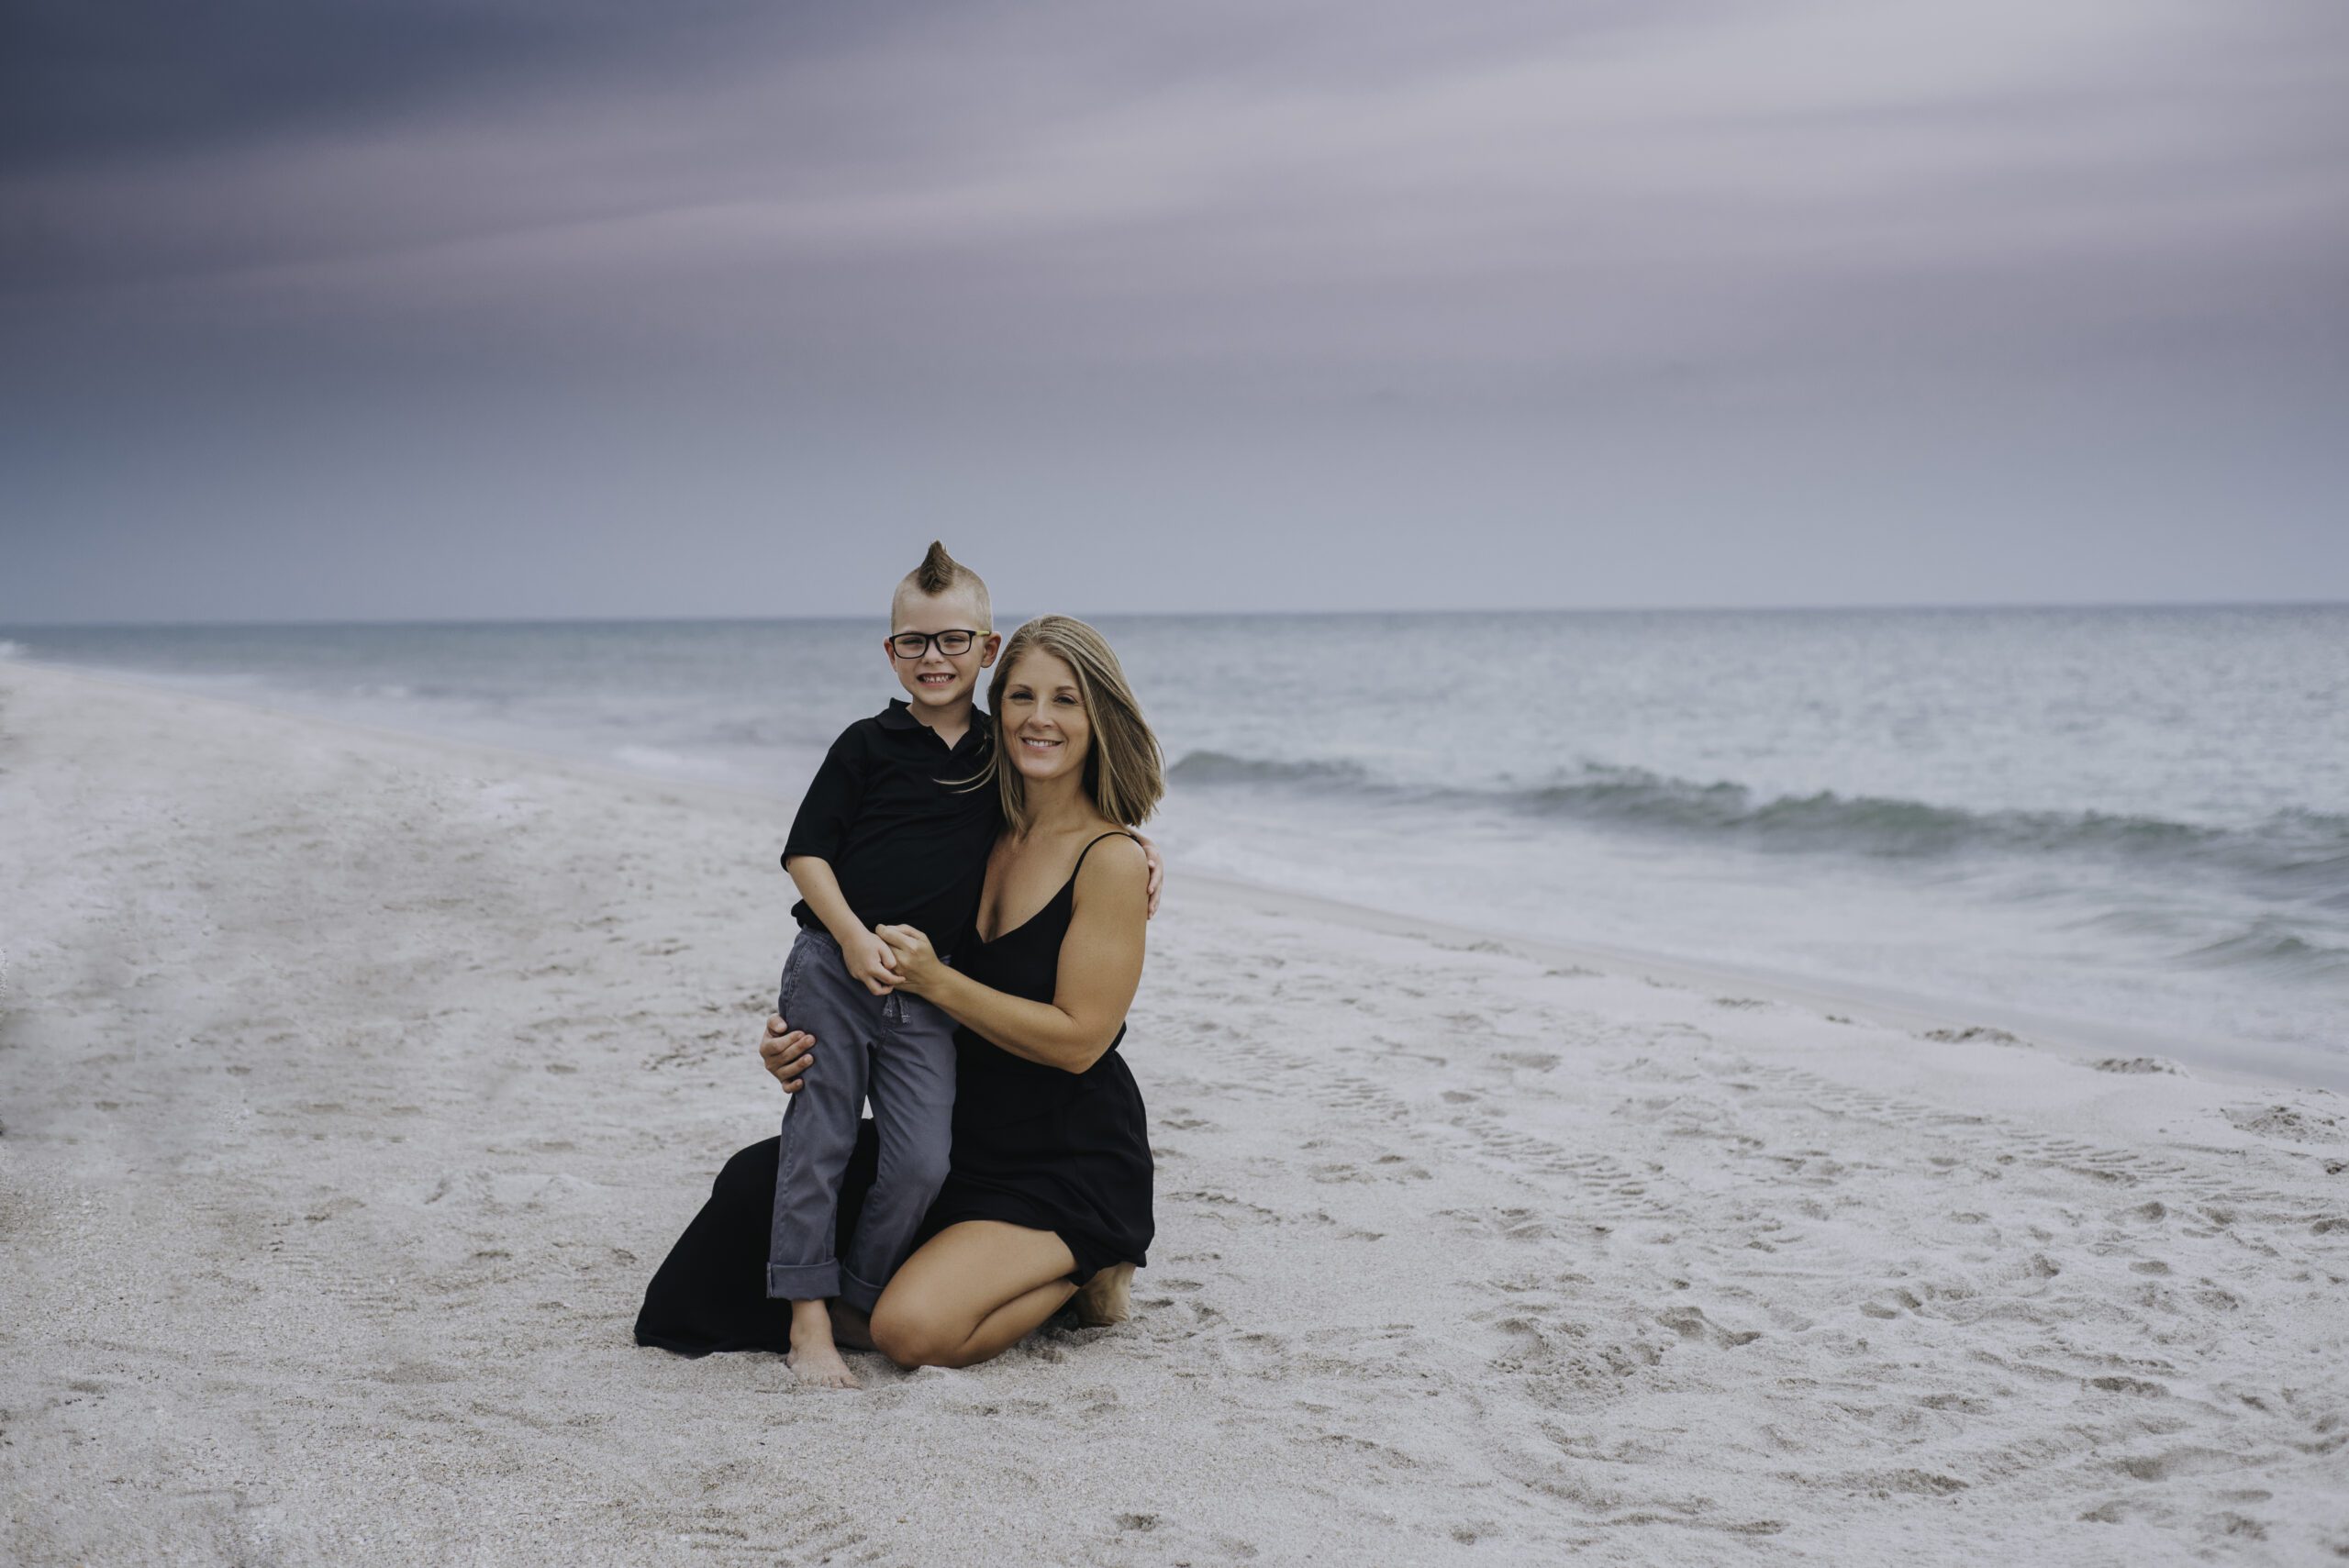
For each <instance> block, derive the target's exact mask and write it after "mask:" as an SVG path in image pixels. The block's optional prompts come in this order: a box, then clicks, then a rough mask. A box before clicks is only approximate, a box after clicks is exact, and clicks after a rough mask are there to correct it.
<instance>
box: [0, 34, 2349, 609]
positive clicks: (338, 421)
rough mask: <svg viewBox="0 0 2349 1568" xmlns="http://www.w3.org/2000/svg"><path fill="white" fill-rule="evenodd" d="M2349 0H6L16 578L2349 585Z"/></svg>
mask: <svg viewBox="0 0 2349 1568" xmlns="http://www.w3.org/2000/svg"><path fill="white" fill-rule="evenodd" d="M2344 105H2349V7H2344V6H2341V5H2340V4H2339V0H2241V3H2237V4H2228V5H2212V4H2210V0H2069V3H2067V4H2065V5H2061V6H2050V5H2047V4H2044V3H2043V0H1967V3H1965V4H1962V5H1961V4H1956V3H1950V0H1918V3H1914V4H1909V3H1902V4H1890V5H1888V4H1885V3H1884V0H1735V3H1731V0H1636V3H1635V0H1547V3H1542V4H1515V3H1499V0H1447V3H1446V4H1444V5H1442V6H1426V5H1409V6H1404V5H1392V4H1384V3H1379V0H1344V3H1339V0H1246V3H1240V0H1197V3H1194V4H1190V5H1186V6H1152V7H1126V6H1118V7H1104V6H1090V5H1075V4H1068V3H1066V0H1027V3H1024V4H1019V5H1009V4H996V3H995V0H958V3H956V4H953V5H923V4H910V3H907V4H897V3H891V0H874V3H872V4H867V5H861V6H825V7H817V6H790V7H778V6H772V5H768V4H764V3H751V0H679V3H677V4H674V5H671V6H645V5H642V4H640V3H630V4H620V3H618V0H566V3H564V4H560V5H558V4H553V3H551V0H528V3H525V0H339V3H337V4H335V5H331V6H322V5H319V4H317V0H224V3H220V4H213V5H207V6H189V5H187V4H185V3H184V0H120V3H117V4H114V5H109V6H90V5H88V4H86V3H85V0H17V4H14V5H12V6H9V7H7V8H6V17H5V19H0V624H8V623H14V624H27V623H38V622H61V621H87V620H101V621H105V620H166V621H179V620H273V619H312V620H320V619H322V620H336V619H379V618H471V617H492V618H496V617H567V616H582V617H603V616H743V615H752V616H761V615H775V616H792V615H823V614H843V613H862V612H863V610H864V609H865V607H866V606H870V605H871V604H873V603H874V602H875V600H876V598H878V599H880V600H882V602H885V593H886V585H887V584H889V583H891V582H893V581H894V580H895V579H896V576H897V575H899V574H900V573H903V572H905V571H906V570H907V569H908V568H909V567H910V566H911V565H912V564H913V562H914V561H915V560H916V559H918V556H919V554H920V551H921V549H922V547H923V545H924V544H926V543H927V541H928V540H929V539H931V538H932V537H938V538H941V539H944V540H945V541H946V542H947V543H948V545H949V547H950V548H951V549H952V550H953V551H954V552H955V553H956V554H957V555H958V556H960V557H961V558H963V560H965V561H968V562H971V563H972V564H973V565H974V566H976V567H978V568H979V569H980V570H981V571H982V572H983V573H985V574H986V575H987V577H988V579H989V581H990V583H991V584H994V586H995V590H996V597H997V598H998V599H999V600H1004V601H1008V602H1016V603H1018V604H1020V605H1024V606H1037V607H1068V608H1072V609H1077V610H1080V611H1084V612H1110V611H1146V610H1193V611H1197V610H1207V611H1217V610H1235V611H1236V610H1281V609H1345V608H1398V607H1399V608H1411V607H1428V608H1473V607H1483V606H1493V607H1501V606H1511V607H1514V606H1678V605H1688V606H1714V605H1740V606H1742V605H1789V606H1792V605H1842V604H1976V603H2049V602H2054V603H2096V602H2158V601H2180V600H2183V601H2193V602H2203V601H2212V600H2295V601H2306V600H2329V599H2349V108H2344V107H2343V106H2344Z"/></svg>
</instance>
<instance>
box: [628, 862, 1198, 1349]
mask: <svg viewBox="0 0 2349 1568" xmlns="http://www.w3.org/2000/svg"><path fill="white" fill-rule="evenodd" d="M1102 837H1103V838H1115V837H1117V835H1116V834H1104V835H1102ZM1100 841H1101V840H1099V839H1096V840H1094V841H1093V842H1094V843H1096V844H1097V843H1099V842H1100ZM1092 851H1093V844H1087V845H1086V846H1085V851H1084V852H1083V853H1080V854H1079V855H1078V856H1077V864H1078V866H1080V867H1082V866H1083V865H1084V863H1085V855H1086V854H1090V853H1091V852H1092ZM1075 905H1076V875H1075V873H1074V872H1072V873H1070V875H1069V879H1068V881H1067V883H1066V884H1063V886H1062V888H1061V890H1060V891H1059V892H1058V893H1056V894H1054V895H1052V902H1050V903H1049V904H1046V905H1045V906H1044V907H1043V908H1041V909H1040V910H1038V911H1037V912H1036V915H1035V917H1034V918H1032V919H1030V920H1029V921H1027V922H1026V923H1025V924H1023V925H1020V926H1019V927H1016V928H1014V929H1011V930H1008V931H1006V932H1004V933H1003V934H1002V935H1000V936H998V937H996V939H995V940H993V941H980V940H978V938H977V936H976V933H975V931H974V934H973V936H972V938H971V940H970V945H969V946H968V947H966V948H965V950H964V951H963V952H961V953H959V954H957V955H956V957H955V965H954V966H955V968H957V969H958V970H960V971H962V972H963V973H964V974H967V975H969V976H970V977H971V978H972V979H974V980H976V981H978V982H979V983H980V984H983V985H988V986H992V987H993V988H994V989H996V990H998V991H1001V992H1004V993H1006V994H1007V995H1014V996H1022V997H1026V998H1027V999H1028V1000H1030V1001H1034V1002H1049V1001H1051V1000H1052V994H1053V992H1054V990H1055V988H1056V987H1057V985H1058V984H1059V976H1060V951H1061V940H1062V939H1063V938H1064V937H1065V936H1067V934H1068V924H1069V918H1070V916H1071V914H1072V912H1073V911H1074V908H1075ZM1125 1037H1126V1031H1125V1026H1124V1025H1122V1024H1120V1025H1119V1028H1118V1036H1117V1040H1112V1041H1111V1042H1110V1046H1109V1049H1108V1051H1104V1052H1102V1054H1101V1058H1100V1060H1099V1061H1097V1062H1095V1063H1094V1064H1093V1065H1092V1066H1091V1067H1088V1068H1086V1069H1085V1071H1084V1072H1082V1073H1065V1072H1063V1071H1062V1070H1060V1069H1059V1068H1057V1067H1046V1066H1043V1065H1041V1064H1040V1063H1037V1062H1029V1061H1026V1060H1024V1059H1022V1058H1020V1057H1017V1056H1014V1055H1012V1054H1011V1053H1010V1052H1008V1051H1001V1050H998V1049H997V1048H996V1047H995V1046H993V1045H990V1044H989V1043H987V1042H986V1041H985V1040H982V1039H980V1038H979V1037H978V1036H977V1035H975V1034H973V1033H972V1032H971V1031H970V1030H968V1029H957V1030H956V1031H955V1033H954V1045H955V1054H956V1062H955V1087H954V1151H953V1159H952V1164H951V1166H950V1169H949V1172H948V1174H947V1178H946V1184H945V1186H944V1187H942V1188H941V1189H940V1191H939V1195H938V1197H937V1200H936V1201H935V1202H933V1203H932V1204H931V1205H930V1213H929V1215H928V1216H927V1217H926V1218H924V1220H923V1222H922V1229H921V1233H920V1240H929V1239H930V1237H932V1236H934V1235H936V1234H937V1233H938V1232H939V1231H941V1230H943V1229H946V1227H948V1226H950V1225H952V1224H955V1223H957V1222H959V1221H962V1220H966V1219H1001V1220H1008V1221H1009V1222H1010V1223H1012V1224H1014V1225H1024V1226H1027V1227H1029V1228H1030V1229H1036V1230H1050V1231H1052V1232H1054V1233H1056V1234H1057V1235H1058V1236H1059V1237H1060V1238H1061V1240H1063V1241H1064V1242H1065V1243H1067V1245H1068V1250H1069V1252H1070V1255H1071V1256H1073V1257H1074V1258H1075V1260H1076V1268H1075V1270H1074V1273H1072V1274H1071V1275H1070V1277H1071V1278H1072V1279H1074V1280H1075V1281H1076V1282H1077V1283H1078V1284H1083V1283H1084V1282H1085V1281H1086V1280H1088V1279H1090V1278H1092V1277H1093V1275H1094V1274H1095V1273H1097V1272H1098V1271H1099V1270H1101V1269H1104V1268H1107V1267H1108V1266H1109V1265H1110V1264H1112V1263H1119V1262H1130V1263H1133V1264H1136V1265H1140V1264H1141V1263H1142V1262H1144V1261H1145V1260H1144V1258H1143V1255H1142V1254H1143V1250H1144V1249H1145V1248H1147V1247H1148V1246H1149V1245H1150V1241H1151V1236H1152V1219H1151V1190H1150V1189H1151V1159H1150V1139H1149V1136H1148V1131H1147V1129H1146V1126H1145V1124H1144V1120H1143V1115H1142V1104H1141V1088H1140V1087H1139V1086H1138V1085H1136V1084H1135V1083H1134V1077H1133V1073H1131V1072H1130V1071H1129V1070H1128V1069H1127V1067H1126V1062H1125V1058H1124V1057H1123V1056H1122V1055H1120V1054H1119V1051H1118V1044H1119V1041H1122V1040H1124V1039H1125ZM781 1146H782V1140H781V1139H780V1138H768V1139H763V1140H760V1141H759V1142H757V1143H753V1144H751V1146H750V1147H749V1148H747V1149H744V1150H742V1151H740V1152H738V1153H737V1154H735V1156H734V1157H733V1158H732V1159H730V1160H729V1161H727V1162H726V1167H725V1169H724V1170H722V1171H720V1172H718V1180H717V1182H716V1183H715V1184H713V1185H712V1186H711V1188H710V1194H709V1201H708V1202H707V1203H706V1204H704V1205H703V1206H702V1210H701V1212H700V1213H699V1214H697V1215H696V1216H695V1217H694V1221H693V1223H692V1224H691V1225H688V1226H687V1227H686V1228H685V1234H684V1235H683V1236H680V1237H679V1238H678V1239H677V1244H676V1246H674V1248H672V1249H671V1250H670V1252H669V1256H668V1258H667V1260H666V1261H665V1262H662V1265H661V1267H660V1269H659V1271H658V1272H656V1273H654V1274H653V1276H652V1283H651V1285H650V1286H648V1287H647V1288H646V1290H645V1293H644V1307H643V1310H642V1311H641V1312H640V1313H639V1314H638V1315H637V1319H636V1342H637V1343H638V1344H640V1345H659V1346H662V1347H663V1348H664V1349H667V1350H672V1351H679V1352H680V1353H682V1354H685V1355H690V1356H699V1355H707V1354H708V1353H709V1352H710V1351H782V1350H785V1349H787V1348H788V1347H789V1344H790V1328H791V1304H790V1303H789V1302H787V1301H780V1300H770V1299H769V1298H768V1296H767V1294H766V1269H767V1240H768V1236H769V1233H770V1229H771V1225H770V1222H771V1220H772V1218H773V1216H774V1174H775V1158H776V1154H777V1151H779V1150H780V1148H781ZM879 1158H880V1144H879V1141H878V1140H877V1138H876V1136H875V1134H874V1127H873V1123H872V1122H871V1121H870V1120H867V1121H866V1122H865V1123H864V1124H863V1126H862V1127H861V1128H859V1129H857V1141H856V1151H855V1153H854V1154H853V1155H852V1156H851V1158H850V1161H849V1167H848V1170H847V1172H846V1173H845V1174H844V1175H843V1176H842V1178H841V1195H840V1214H839V1219H838V1224H837V1227H836V1234H835V1238H834V1250H835V1251H841V1250H844V1249H846V1247H847V1246H848V1244H849V1240H850V1238H851V1237H852V1235H854V1233H855V1227H856V1216H857V1212H858V1210H859V1209H861V1208H862V1207H863V1202H864V1195H865V1193H866V1191H867V1190H869V1189H870V1188H871V1187H872V1185H873V1179H874V1173H875V1171H876V1170H877V1169H878V1166H879Z"/></svg>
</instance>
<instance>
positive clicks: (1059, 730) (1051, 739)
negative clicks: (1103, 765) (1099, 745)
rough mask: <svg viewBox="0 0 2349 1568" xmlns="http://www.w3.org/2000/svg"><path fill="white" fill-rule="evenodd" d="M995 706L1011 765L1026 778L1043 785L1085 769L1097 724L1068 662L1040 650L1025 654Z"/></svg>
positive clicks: (1008, 678) (1013, 668) (1020, 657)
mask: <svg viewBox="0 0 2349 1568" xmlns="http://www.w3.org/2000/svg"><path fill="white" fill-rule="evenodd" d="M996 709H997V717H999V718H1000V719H1001V721H1002V724H1003V736H1004V740H1005V741H1006V742H1007V743H1008V747H1007V749H1008V751H1010V753H1011V765H1012V766H1013V767H1015V768H1018V769H1019V773H1020V776H1021V777H1023V778H1026V779H1030V780H1031V781H1034V782H1037V783H1041V782H1043V781H1044V780H1046V779H1055V778H1058V777H1060V776H1061V775H1062V774H1063V773H1068V772H1070V771H1072V770H1081V769H1083V768H1084V766H1085V752H1086V751H1088V750H1089V749H1090V748H1091V747H1092V744H1093V725H1092V721H1091V720H1090V719H1089V718H1087V717H1086V716H1085V697H1084V695H1083V694H1082V693H1081V692H1079V691H1078V690H1077V684H1076V672H1075V671H1074V670H1072V669H1070V668H1069V667H1068V662H1067V661H1066V660H1064V659H1063V658H1061V657H1060V656H1059V655H1058V654H1056V653H1047V652H1045V651H1043V650H1042V649H1041V648H1034V649H1030V650H1028V651H1024V652H1022V653H1021V654H1020V655H1019V662H1018V663H1017V664H1014V665H1013V666H1012V667H1011V670H1010V673H1008V675H1006V676H1005V678H1004V683H1003V696H1002V698H1001V700H1000V701H999V702H997V704H996Z"/></svg>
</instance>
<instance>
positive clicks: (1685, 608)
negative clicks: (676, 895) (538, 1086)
mask: <svg viewBox="0 0 2349 1568" xmlns="http://www.w3.org/2000/svg"><path fill="white" fill-rule="evenodd" d="M2343 607H2349V598H2334V599H2091V600H2083V599H2044V600H2006V601H1988V600H1976V601H1931V600H1910V601H1905V602H1887V603H1878V604H1789V605H1689V604H1677V605H1675V604H1657V605H1460V606H1440V607H1439V606H1419V607H1404V606H1388V607H1372V608H1356V609H1245V610H1198V609H1181V610H1094V611H1089V612H1087V613H1088V614H1091V615H1094V616H1097V617H1100V618H1102V619H1104V620H1109V619H1126V620H1181V619H1199V618H1208V617H1213V618H1219V619H1234V620H1238V619H1273V618H1276V617H1290V618H1300V617H1311V618H1315V619H1337V618H1341V617H1366V616H1493V615H1512V616H1514V615H1528V616H1531V615H1576V616H1607V615H1816V614H1821V613H1837V612H1845V613H1861V612H1876V613H1881V612H1886V611H1913V612H1945V611H1960V610H2218V609H2275V610H2287V609H2338V608H2343ZM1034 613H1035V614H1039V615H1041V614H1046V613H1050V612H1045V611H1041V610H1040V611H1036V612H1034ZM881 618H882V617H881V616H880V615H879V614H877V613H875V614H873V615H798V616H743V615H617V616H616V615H553V616H364V617H351V618H345V619H340V620H332V619H325V618H321V617H277V618H272V619H265V620H256V619H215V620H163V619H142V620H25V621H19V620H11V621H0V632H6V631H11V630H17V631H120V630H141V629H145V630H195V629H207V628H208V629H218V630H232V629H252V628H295V627H306V628H331V627H371V626H372V627H428V626H440V627H486V626H664V625H665V626H674V625H695V624H701V625H711V626H729V625H731V626H766V625H782V624H786V623H792V622H843V621H864V620H879V619H881Z"/></svg>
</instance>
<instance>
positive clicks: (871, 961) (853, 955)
mask: <svg viewBox="0 0 2349 1568" xmlns="http://www.w3.org/2000/svg"><path fill="white" fill-rule="evenodd" d="M841 962H843V963H845V964H846V965H847V966H848V977H849V978H850V979H851V980H862V981H863V982H864V988H865V989H866V990H867V991H870V992H872V993H873V994H874V995H875V996H886V995H888V994H889V993H890V992H892V991H894V990H896V988H897V983H898V982H899V981H900V980H902V979H904V978H905V977H904V976H903V975H901V974H899V973H897V955H896V953H895V952H894V951H891V950H890V947H889V944H888V943H887V942H885V941H883V940H881V939H880V937H878V936H877V935H875V934H874V933H873V932H871V931H866V932H864V933H863V934H862V935H860V936H855V937H852V938H850V939H849V940H847V941H844V942H842V943H841Z"/></svg>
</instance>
